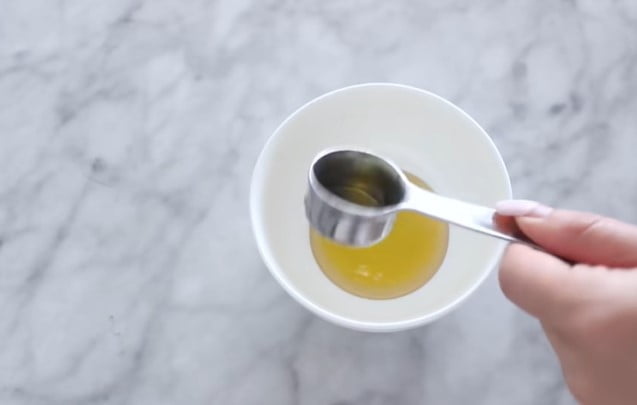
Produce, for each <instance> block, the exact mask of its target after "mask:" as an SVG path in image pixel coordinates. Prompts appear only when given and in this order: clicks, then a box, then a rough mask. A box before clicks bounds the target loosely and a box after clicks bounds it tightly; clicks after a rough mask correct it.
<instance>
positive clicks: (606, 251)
mask: <svg viewBox="0 0 637 405" xmlns="http://www.w3.org/2000/svg"><path fill="white" fill-rule="evenodd" d="M496 209H497V212H498V214H499V215H503V216H509V217H515V219H516V225H517V227H518V228H519V230H520V231H521V232H522V233H524V234H525V235H526V236H527V237H528V238H530V239H531V240H533V241H534V242H535V243H537V244H538V245H540V246H542V247H544V248H545V249H546V250H547V251H549V252H551V253H553V254H555V255H557V256H560V257H563V258H565V259H567V260H570V261H574V262H580V263H586V264H591V265H605V266H610V267H634V266H637V227H636V226H633V225H629V224H626V223H623V222H620V221H617V220H614V219H611V218H606V217H601V216H599V215H595V214H590V213H586V212H576V211H566V210H554V209H552V208H549V207H546V206H543V205H541V204H539V203H536V202H533V201H524V200H517V201H503V202H500V203H498V205H497V206H496Z"/></svg>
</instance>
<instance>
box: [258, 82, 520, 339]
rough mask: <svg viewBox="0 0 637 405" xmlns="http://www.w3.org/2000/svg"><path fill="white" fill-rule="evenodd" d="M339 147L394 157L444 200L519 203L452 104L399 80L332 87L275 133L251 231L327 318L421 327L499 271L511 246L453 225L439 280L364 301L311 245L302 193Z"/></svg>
mask: <svg viewBox="0 0 637 405" xmlns="http://www.w3.org/2000/svg"><path fill="white" fill-rule="evenodd" d="M338 146H354V147H360V148H364V149H369V150H372V151H374V152H376V153H378V154H381V155H383V156H386V157H388V158H390V159H392V160H393V161H394V162H396V163H397V164H398V165H399V166H400V167H401V168H403V169H404V170H407V171H409V172H411V173H414V174H415V175H417V176H418V177H420V178H422V179H423V180H425V181H426V182H427V183H429V185H430V186H431V187H432V188H433V189H434V190H435V191H436V192H438V193H440V194H442V195H446V196H450V197H455V198H459V199H463V200H466V201H471V202H474V203H478V204H483V205H486V206H493V205H494V203H495V202H496V201H498V200H502V199H508V198H510V197H511V185H510V182H509V177H508V174H507V171H506V168H505V166H504V163H503V161H502V158H501V157H500V154H499V153H498V150H497V149H496V147H495V145H494V144H493V142H492V141H491V139H490V138H489V136H488V135H487V134H486V133H485V131H484V130H483V129H482V128H481V127H480V126H479V125H478V124H477V123H476V122H475V121H474V120H473V119H471V117H469V116H468V115H467V114H466V113H464V112H463V111H462V110H460V109H459V108H458V107H456V106H454V105H453V104H451V103H450V102H448V101H446V100H444V99H443V98H441V97H439V96H436V95H434V94H432V93H429V92H427V91H424V90H420V89H416V88H413V87H408V86H402V85H397V84H386V83H371V84H362V85H357V86H352V87H347V88H344V89H340V90H336V91H333V92H331V93H328V94H325V95H323V96H321V97H319V98H317V99H315V100H313V101H311V102H309V103H307V104H306V105H304V106H303V107H301V108H300V109H298V110H297V111H296V112H295V113H294V114H292V115H291V116H290V117H289V118H287V119H286V120H285V121H284V122H283V123H282V124H281V126H279V128H277V130H276V131H275V132H274V134H273V135H272V136H271V137H270V139H269V141H268V142H267V144H266V145H265V147H264V149H263V151H262V152H261V155H260V157H259V160H258V161H257V164H256V167H255V169H254V174H253V177H252V184H251V190H250V213H251V218H252V226H253V231H254V235H255V237H256V241H257V245H258V248H259V251H260V253H261V256H262V257H263V260H264V261H265V264H266V265H267V267H268V268H269V269H270V272H271V273H272V275H273V276H274V278H275V279H276V280H277V281H278V282H279V283H280V284H281V286H283V288H285V290H286V291H287V292H288V293H289V294H290V295H291V296H292V297H294V298H295V299H296V300H297V301H298V302H299V303H301V304H302V305H303V306H305V307H306V308H308V309H309V310H310V311H312V312H314V313H315V314H317V315H319V316H320V317H322V318H324V319H327V320H328V321H331V322H334V323H336V324H339V325H342V326H346V327H349V328H353V329H358V330H365V331H396V330H402V329H407V328H411V327H415V326H418V325H422V324H425V323H427V322H430V321H432V320H434V319H436V318H438V317H440V316H442V315H443V314H445V313H447V312H449V311H450V310H451V309H452V308H454V307H456V306H457V305H458V304H460V303H461V302H462V301H464V300H465V299H466V298H467V297H468V296H469V295H470V294H471V293H472V292H473V291H474V290H475V289H476V288H477V287H478V286H479V285H480V284H481V283H482V281H483V280H484V279H485V278H486V277H487V276H488V274H489V272H490V271H491V270H492V269H493V268H494V267H495V266H496V265H497V263H498V260H499V258H500V255H501V254H502V251H503V249H504V246H505V244H504V243H503V242H501V241H499V240H496V239H493V238H489V237H485V236H483V235H479V234H476V233H473V232H470V231H466V230H463V229H460V228H457V227H453V226H452V227H450V233H449V246H448V251H447V255H446V257H445V259H444V262H443V264H442V266H441V267H440V269H439V270H438V272H437V273H436V275H435V276H434V277H433V278H432V279H431V280H430V281H429V282H428V283H427V284H425V285H424V286H423V287H421V288H420V289H418V290H416V291H415V292H413V293H411V294H408V295H405V296H403V297H400V298H395V299H390V300H369V299H365V298H360V297H357V296H354V295H352V294H349V293H347V292H345V291H344V290H342V289H340V288H339V287H337V286H336V285H334V284H332V282H330V280H329V279H328V278H327V277H326V276H325V275H324V274H323V272H322V271H321V270H320V268H319V267H318V265H317V264H316V262H315V261H314V257H313V256H312V251H311V248H310V245H309V234H308V232H309V230H308V223H307V221H306V219H305V216H304V208H303V197H304V195H305V192H306V187H307V172H308V169H309V165H310V164H311V162H312V159H313V158H314V156H315V155H316V154H317V153H318V152H320V151H322V150H323V149H326V148H333V147H338Z"/></svg>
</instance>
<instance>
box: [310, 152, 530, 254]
mask: <svg viewBox="0 0 637 405" xmlns="http://www.w3.org/2000/svg"><path fill="white" fill-rule="evenodd" d="M403 210H407V211H415V212H418V213H420V214H423V215H426V216H429V217H432V218H435V219H438V220H442V221H445V222H449V223H451V224H454V225H458V226H461V227H463V228H467V229H471V230H473V231H476V232H480V233H483V234H486V235H490V236H494V237H496V238H500V239H504V240H506V241H509V242H522V243H525V244H531V245H533V244H532V243H530V242H529V241H527V240H522V239H520V238H518V237H516V236H513V235H510V234H507V233H505V232H503V231H501V230H499V229H497V228H496V225H495V223H494V221H493V218H494V215H495V210H494V209H492V208H487V207H482V206H480V205H475V204H471V203H467V202H464V201H459V200H455V199H453V198H447V197H443V196H440V195H438V194H434V193H432V192H429V191H427V190H424V189H422V188H420V187H418V186H416V185H414V184H412V183H411V182H410V181H409V180H408V179H407V177H406V176H405V175H404V174H403V172H402V171H401V170H400V169H399V168H398V166H396V165H395V164H394V163H393V162H391V161H389V160H387V159H384V158H382V157H380V156H377V155H374V154H372V153H370V152H365V151H357V150H328V151H325V152H322V153H321V154H319V155H318V156H317V157H316V159H315V160H314V162H313V163H312V166H311V167H310V173H309V189H308V193H307V195H306V197H305V213H306V215H307V218H308V220H309V222H310V225H311V226H312V227H313V228H315V229H316V230H317V231H318V232H319V233H321V234H322V235H323V236H326V237H328V238H330V239H332V240H334V241H336V242H338V243H341V244H346V245H351V246H360V247H365V246H370V245H373V244H375V243H377V242H380V241H381V240H382V239H383V238H385V236H387V234H388V233H389V231H390V230H391V228H392V225H393V223H394V219H395V217H396V213H397V212H398V211H403Z"/></svg>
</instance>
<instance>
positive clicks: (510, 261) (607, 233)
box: [496, 201, 637, 405]
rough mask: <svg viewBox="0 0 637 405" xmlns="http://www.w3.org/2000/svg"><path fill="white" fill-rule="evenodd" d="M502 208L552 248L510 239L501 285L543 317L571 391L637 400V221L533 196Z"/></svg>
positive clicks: (597, 398)
mask: <svg viewBox="0 0 637 405" xmlns="http://www.w3.org/2000/svg"><path fill="white" fill-rule="evenodd" d="M496 209H497V211H498V213H499V222H506V218H507V217H510V218H509V221H510V223H509V226H510V225H511V224H514V225H515V226H517V227H518V228H519V230H520V231H521V232H522V233H524V234H525V235H526V236H527V237H528V238H530V239H531V240H533V241H534V242H535V243H537V244H538V245H540V246H541V247H543V248H544V249H546V251H547V252H549V253H545V252H541V251H538V250H535V249H533V248H530V247H528V246H524V245H520V244H513V245H511V246H509V247H508V249H507V251H506V253H505V255H504V257H503V259H502V262H501V264H500V273H499V278H500V285H501V287H502V291H503V292H504V294H505V295H506V296H507V297H508V298H509V299H510V300H511V301H513V302H514V303H515V304H517V305H518V306H519V307H520V308H522V309H523V310H525V311H526V312H528V313H529V314H531V315H532V316H534V317H536V318H537V319H539V321H540V322H541V324H542V327H543V329H544V331H545V333H546V336H547V337H548V339H549V341H550V343H551V345H552V346H553V348H554V350H555V352H556V353H557V356H558V358H559V360H560V363H561V366H562V371H563V373H564V377H565V380H566V383H567V385H568V387H569V388H570V390H571V392H572V393H573V395H574V396H575V397H576V398H577V400H578V401H579V402H580V403H581V404H583V405H634V404H637V227H636V226H632V225H629V224H626V223H622V222H619V221H616V220H613V219H610V218H604V217H600V216H597V215H593V214H588V213H582V212H575V211H565V210H553V209H551V208H549V207H545V206H543V205H540V204H538V203H534V202H529V201H505V202H501V203H499V204H498V206H497V208H496ZM568 262H570V263H575V264H570V263H568Z"/></svg>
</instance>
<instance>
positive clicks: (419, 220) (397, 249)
mask: <svg viewBox="0 0 637 405" xmlns="http://www.w3.org/2000/svg"><path fill="white" fill-rule="evenodd" d="M405 174H406V175H407V177H408V178H409V180H411V181H412V182H413V183H414V184H417V185H418V186H420V187H422V188H425V189H428V190H431V188H430V187H429V186H428V185H427V184H426V183H425V182H424V181H422V180H421V179H419V178H418V177H416V176H414V175H412V174H410V173H405ZM361 198H364V196H361ZM360 203H369V202H368V201H360ZM367 205H373V201H371V204H367ZM448 240H449V226H448V225H447V224H446V223H444V222H439V221H436V220H433V219H430V218H428V217H425V216H423V215H419V214H415V213H413V212H400V213H398V215H396V221H395V222H394V226H393V228H392V230H391V232H390V234H389V235H388V236H387V237H386V238H385V239H383V240H382V241H381V242H379V243H377V244H375V245H373V246H371V247H367V248H355V247H350V246H345V245H340V244H338V243H335V242H333V241H331V240H330V239H328V238H325V237H323V236H321V235H320V234H319V233H318V232H316V231H315V230H313V229H310V244H311V246H312V252H313V253H314V259H315V260H316V262H317V263H318V265H319V267H320V268H321V269H322V270H323V273H325V275H326V276H327V277H328V278H329V279H330V280H331V281H332V282H333V283H334V284H336V285H337V286H339V287H340V288H342V289H343V290H345V291H347V292H350V293H352V294H355V295H358V296H361V297H365V298H372V299H388V298H396V297H400V296H402V295H405V294H408V293H410V292H412V291H415V290H417V289H418V288H420V287H422V286H423V285H424V284H425V283H426V282H427V281H429V280H430V279H431V278H432V277H433V276H434V274H436V271H437V270H438V268H439V267H440V265H441V264H442V261H443V259H444V257H445V254H446V252H447V243H448Z"/></svg>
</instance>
